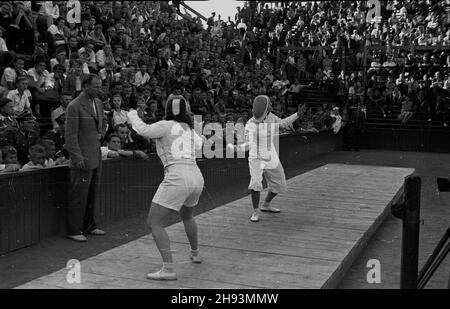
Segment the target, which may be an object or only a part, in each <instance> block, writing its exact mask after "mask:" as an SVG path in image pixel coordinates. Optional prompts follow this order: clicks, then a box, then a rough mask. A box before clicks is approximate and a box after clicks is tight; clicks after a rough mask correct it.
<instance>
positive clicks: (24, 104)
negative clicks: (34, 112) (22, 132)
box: [6, 89, 31, 114]
mask: <svg viewBox="0 0 450 309" xmlns="http://www.w3.org/2000/svg"><path fill="white" fill-rule="evenodd" d="M6 97H7V98H8V99H10V100H11V101H13V102H14V107H13V109H14V111H15V113H16V114H20V113H21V112H23V111H24V110H25V109H30V108H31V104H30V103H31V102H30V101H31V92H30V90H28V89H25V91H24V92H23V94H22V95H21V94H20V93H19V90H18V89H15V90H11V91H10V92H9V93H8V95H7V96H6Z"/></svg>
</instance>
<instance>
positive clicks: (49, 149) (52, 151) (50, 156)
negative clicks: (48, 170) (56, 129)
mask: <svg viewBox="0 0 450 309" xmlns="http://www.w3.org/2000/svg"><path fill="white" fill-rule="evenodd" d="M40 145H42V146H43V147H44V148H45V164H44V165H45V167H55V166H59V165H63V164H68V163H69V160H67V159H66V158H65V157H64V156H63V155H61V156H58V157H57V158H55V157H56V156H57V154H56V144H55V142H54V141H53V140H51V139H43V140H42V141H41V143H40Z"/></svg>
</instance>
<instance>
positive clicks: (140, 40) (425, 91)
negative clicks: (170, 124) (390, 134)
mask: <svg viewBox="0 0 450 309" xmlns="http://www.w3.org/2000/svg"><path fill="white" fill-rule="evenodd" d="M367 2H370V1H301V2H283V3H281V4H280V5H273V3H271V2H264V1H246V2H244V1H243V2H242V7H239V8H238V9H237V11H236V15H235V17H234V18H229V19H228V20H222V19H221V17H220V13H219V12H218V13H217V14H213V15H212V16H210V17H206V18H203V16H201V15H200V14H198V15H197V14H195V13H193V12H192V11H191V12H190V13H189V12H188V11H187V10H186V9H185V7H184V4H183V3H182V2H181V1H2V2H0V3H1V8H0V75H1V82H0V96H1V98H2V99H1V100H0V102H1V103H0V146H1V150H2V151H1V160H2V161H3V164H6V165H7V164H16V165H18V166H21V165H24V164H25V163H26V162H27V161H28V153H29V149H30V147H32V146H33V145H36V144H40V145H42V146H43V147H44V148H45V149H46V151H47V155H46V156H47V159H48V164H50V165H54V164H65V163H67V154H66V153H65V151H64V147H63V146H64V123H65V116H64V114H65V108H66V106H67V104H68V103H69V102H70V101H71V100H73V99H74V98H75V97H76V96H78V95H79V94H80V93H81V92H82V90H83V79H84V77H85V76H87V75H88V74H92V73H94V74H98V75H99V76H100V77H101V79H102V81H103V88H104V96H103V98H102V102H103V106H104V109H105V114H106V117H105V119H107V121H108V133H107V135H106V137H107V136H108V135H111V134H112V133H117V134H118V135H119V136H120V137H121V143H122V148H123V149H131V150H135V151H137V150H139V151H141V152H142V153H146V154H148V153H151V152H153V151H154V145H153V144H152V142H151V141H148V140H145V139H142V138H139V136H137V135H136V134H134V132H133V131H132V130H131V129H130V128H129V127H128V126H127V124H126V122H127V111H128V110H129V109H130V108H133V109H137V110H138V113H139V115H140V116H141V118H142V119H143V120H144V121H145V122H146V123H154V122H156V121H159V120H161V119H162V118H163V117H164V109H165V102H166V100H167V98H168V96H169V95H171V94H176V95H183V97H184V98H186V100H187V101H188V102H189V104H190V106H191V110H192V112H193V113H194V114H196V115H202V117H203V120H204V123H205V124H206V123H209V122H218V123H220V124H221V125H222V126H225V125H226V123H229V122H233V123H237V122H240V123H246V121H247V120H248V119H249V117H251V115H252V113H251V108H252V101H253V99H254V97H255V96H257V95H260V94H265V95H268V96H269V97H270V99H271V101H272V103H273V109H274V113H275V114H277V115H278V116H280V117H283V116H287V115H290V114H292V113H294V112H295V111H296V110H297V106H298V104H304V103H307V107H308V108H307V112H306V113H305V114H304V116H303V117H301V118H300V119H299V120H298V121H297V122H296V123H294V125H293V126H292V127H291V128H290V129H289V131H291V133H300V134H305V133H310V134H314V133H315V132H319V131H324V130H332V131H333V132H334V133H338V132H339V130H340V129H341V128H345V126H346V124H348V123H350V122H352V121H360V122H361V125H364V122H372V123H379V124H381V125H383V124H385V125H386V124H387V125H395V126H405V127H407V126H414V125H420V126H427V125H428V126H433V127H440V128H443V129H444V128H445V127H447V125H448V124H449V119H448V118H449V115H450V99H449V96H450V74H449V65H450V53H449V41H450V1H449V0H445V1H429V0H428V1H424V0H420V1H416V0H413V1H380V2H379V3H380V4H381V5H380V12H379V16H376V14H375V15H374V17H375V18H372V15H370V14H371V10H373V8H372V7H370V6H368V5H367ZM70 5H73V6H74V7H76V6H79V16H76V15H77V13H76V12H75V15H74V16H75V17H74V18H72V17H71V18H68V17H69V16H70V14H68V13H70V12H69V11H70V10H71V6H70ZM369 15H370V16H369ZM77 18H78V19H79V20H77ZM354 110H357V111H359V112H360V114H363V115H364V116H363V117H357V119H356V120H355V119H353V117H354V116H353V115H354V112H353V111H354ZM249 115H250V116H249ZM106 140H107V138H106ZM105 143H106V141H105ZM14 158H15V160H14ZM0 163H1V162H0ZM50 165H49V166H50ZM12 170H14V171H15V170H17V168H13V169H12ZM5 171H8V169H5Z"/></svg>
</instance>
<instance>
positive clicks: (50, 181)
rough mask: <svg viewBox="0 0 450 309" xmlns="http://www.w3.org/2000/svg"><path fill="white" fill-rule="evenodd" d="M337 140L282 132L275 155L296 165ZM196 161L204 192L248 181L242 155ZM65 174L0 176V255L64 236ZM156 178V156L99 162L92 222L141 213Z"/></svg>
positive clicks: (160, 171)
mask: <svg viewBox="0 0 450 309" xmlns="http://www.w3.org/2000/svg"><path fill="white" fill-rule="evenodd" d="M339 140H340V139H339V138H337V137H336V136H335V135H334V134H333V133H330V132H322V133H319V134H314V135H313V134H308V135H288V136H282V137H281V138H280V158H281V161H282V162H283V165H285V166H287V165H290V164H293V163H298V162H300V161H304V160H306V159H309V158H312V157H314V156H317V155H320V154H325V153H328V152H332V151H334V150H335V149H336V148H337V147H338V143H339ZM198 165H199V167H200V169H201V170H202V173H203V175H204V178H205V188H206V189H208V192H213V191H214V189H215V188H221V189H222V190H223V188H226V186H227V185H229V184H230V183H233V182H234V181H237V180H240V181H242V180H243V179H244V180H245V179H249V174H248V167H247V159H246V158H240V159H237V158H235V159H200V160H199V162H198ZM68 174H69V170H68V168H67V166H61V167H55V168H49V169H45V170H40V171H31V172H23V173H15V174H5V175H1V176H0V194H1V198H0V254H5V253H8V252H11V251H14V250H18V249H21V248H24V247H27V246H30V245H33V244H37V243H39V242H40V241H41V240H43V239H45V238H48V237H51V236H54V235H64V232H65V225H66V206H67V189H68ZM162 178H163V167H162V165H161V163H160V161H159V158H157V157H156V155H152V156H151V157H150V158H149V159H148V160H145V161H143V160H131V159H110V160H105V161H104V162H103V169H102V176H101V186H100V190H99V192H98V197H97V205H96V220H97V223H99V224H104V223H108V222H113V221H115V220H120V219H124V218H129V217H131V216H135V215H137V214H140V213H143V212H147V211H148V209H149V206H150V204H151V199H152V197H153V195H154V193H155V192H156V190H157V187H158V185H159V183H160V182H161V181H162ZM201 206H202V205H199V207H201ZM143 218H145V217H143Z"/></svg>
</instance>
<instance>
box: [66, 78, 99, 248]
mask: <svg viewBox="0 0 450 309" xmlns="http://www.w3.org/2000/svg"><path fill="white" fill-rule="evenodd" d="M100 96H102V81H101V79H100V78H99V77H98V76H97V75H94V74H91V75H88V76H87V78H86V80H85V81H84V91H83V92H82V93H81V95H80V96H78V97H77V98H76V99H75V100H74V101H72V102H71V103H70V104H69V106H68V107H67V117H66V119H67V127H66V149H67V151H68V152H69V154H70V165H69V168H70V188H69V204H68V230H67V237H68V238H69V239H71V240H74V241H79V242H85V241H87V238H86V237H85V236H84V235H83V234H90V235H105V232H104V231H102V230H100V229H98V228H97V225H96V223H95V218H94V210H95V198H96V193H97V189H98V188H97V187H98V185H99V179H100V174H101V166H102V162H101V152H100V146H101V139H102V137H103V135H104V133H105V127H104V122H103V106H102V105H100V104H98V103H97V101H96V100H95V99H97V98H99V97H100Z"/></svg>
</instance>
